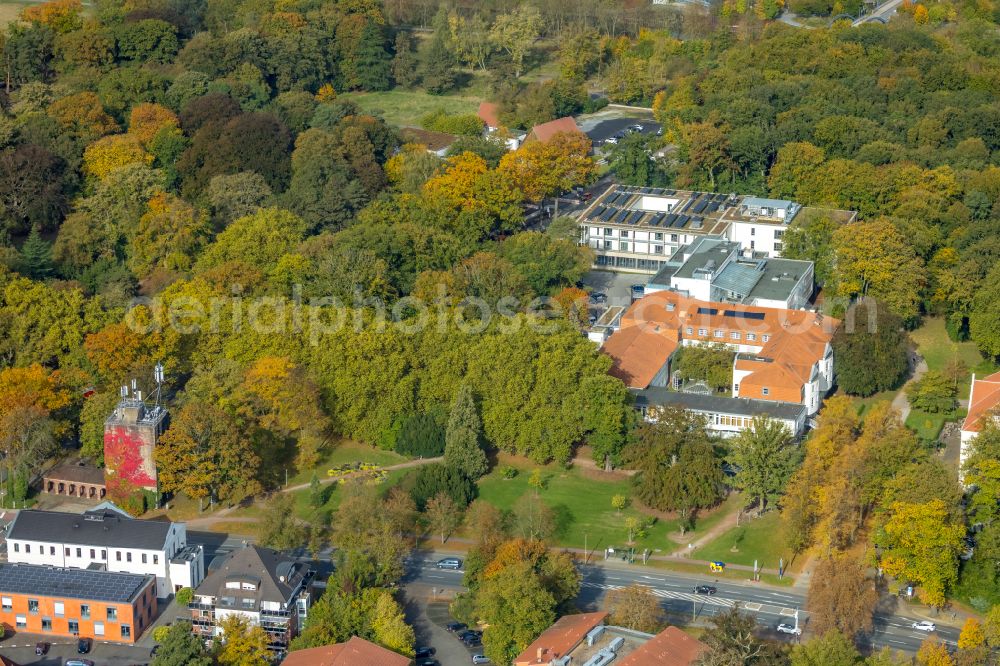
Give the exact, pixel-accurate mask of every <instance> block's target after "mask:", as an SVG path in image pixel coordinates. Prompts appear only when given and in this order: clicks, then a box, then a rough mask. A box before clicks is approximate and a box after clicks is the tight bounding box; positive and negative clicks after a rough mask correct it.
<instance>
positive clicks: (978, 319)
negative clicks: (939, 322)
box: [969, 266, 1000, 358]
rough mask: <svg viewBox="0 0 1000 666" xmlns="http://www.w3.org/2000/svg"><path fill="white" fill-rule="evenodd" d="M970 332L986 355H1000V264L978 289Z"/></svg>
mask: <svg viewBox="0 0 1000 666" xmlns="http://www.w3.org/2000/svg"><path fill="white" fill-rule="evenodd" d="M969 333H970V335H971V336H972V339H973V340H974V341H975V343H976V346H977V347H979V351H981V352H982V353H983V354H984V355H986V356H989V357H990V358H998V357H1000V266H994V267H993V268H992V269H991V270H990V272H989V274H988V275H987V276H986V279H985V280H983V282H982V284H981V285H980V287H979V288H978V289H977V290H976V294H975V296H974V298H973V301H972V311H971V312H970V313H969Z"/></svg>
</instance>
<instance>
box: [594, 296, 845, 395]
mask: <svg viewBox="0 0 1000 666" xmlns="http://www.w3.org/2000/svg"><path fill="white" fill-rule="evenodd" d="M727 311H728V312H732V313H737V314H738V315H739V316H736V317H734V316H727V315H726V314H725V313H726V312H727ZM747 315H752V316H747ZM838 324H839V322H838V321H837V320H836V319H832V318H830V317H826V316H823V315H817V314H815V313H812V312H808V311H805V310H783V309H780V308H762V307H752V306H745V305H733V304H728V303H709V302H705V301H699V300H696V299H693V298H689V297H687V296H683V295H682V294H679V293H677V292H674V291H659V292H655V293H653V294H650V295H649V296H646V297H645V298H642V299H640V300H638V301H636V302H635V303H633V304H632V307H630V308H629V309H628V310H627V311H626V312H625V314H624V315H622V319H621V328H620V330H619V331H617V332H616V333H615V334H614V335H612V336H611V337H610V338H608V340H607V341H606V342H605V344H604V347H603V351H604V352H605V353H606V354H608V355H609V356H610V357H611V359H612V363H613V366H612V371H611V372H612V374H613V375H615V376H616V377H618V378H620V379H621V380H622V381H624V382H625V383H626V384H627V385H628V386H629V387H630V388H647V387H648V386H649V383H650V382H651V381H652V380H653V378H654V377H655V376H656V373H657V372H659V370H660V368H662V367H663V364H664V363H666V361H667V359H668V358H669V357H670V354H672V353H673V352H674V351H675V350H676V348H677V346H678V345H679V344H680V341H681V340H697V341H700V342H706V343H710V342H720V343H727V344H733V343H739V344H743V345H751V346H755V347H757V346H759V347H760V348H761V349H760V352H759V353H758V354H757V356H758V357H759V358H760V359H767V360H766V361H764V360H760V361H758V360H755V359H751V358H745V357H743V358H740V359H739V360H737V362H736V367H737V369H740V370H749V371H751V372H752V373H753V374H751V375H748V376H747V377H744V378H743V379H742V380H741V386H742V385H743V384H744V383H745V384H746V385H748V386H754V385H757V384H761V385H765V384H763V382H768V383H767V384H766V385H767V386H768V387H771V386H773V387H774V388H775V389H777V390H778V391H779V392H781V393H782V394H783V395H788V394H789V393H796V394H799V395H801V389H802V386H803V385H804V384H805V383H807V382H808V381H809V380H810V378H811V377H812V373H813V368H814V366H815V364H816V363H817V362H818V361H819V360H821V359H822V358H823V357H824V356H825V354H826V346H827V344H829V342H830V340H831V339H832V338H833V332H834V330H836V327H837V325H838ZM635 329H638V330H635ZM651 330H652V331H654V332H656V335H649V334H648V333H649V332H650V331H651ZM734 334H735V335H737V336H738V337H737V338H733V335H734ZM665 341H668V342H665ZM661 359H662V360H661ZM756 375H759V376H756Z"/></svg>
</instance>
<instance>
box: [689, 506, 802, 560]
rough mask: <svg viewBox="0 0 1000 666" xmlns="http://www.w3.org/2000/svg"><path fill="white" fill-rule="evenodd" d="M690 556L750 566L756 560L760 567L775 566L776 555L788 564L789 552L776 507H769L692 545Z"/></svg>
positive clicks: (790, 556)
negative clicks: (744, 521)
mask: <svg viewBox="0 0 1000 666" xmlns="http://www.w3.org/2000/svg"><path fill="white" fill-rule="evenodd" d="M734 547H735V548H736V550H735V551H734V550H733V548H734ZM692 557H694V558H697V559H699V560H713V561H714V560H721V561H723V562H727V563H732V564H745V565H747V566H753V563H754V560H757V563H758V564H759V565H760V566H761V567H766V568H768V569H777V568H778V560H779V558H782V557H784V558H785V565H786V566H788V564H789V562H790V561H791V559H792V553H791V551H790V550H789V549H788V548H787V547H786V546H785V544H784V541H783V539H782V538H781V524H780V516H779V514H778V512H777V511H771V512H770V513H767V514H765V515H764V516H763V517H762V518H757V519H754V520H751V521H750V522H749V523H744V524H743V525H740V526H739V527H736V528H733V529H731V530H729V531H728V532H726V533H725V534H721V535H719V536H718V537H717V538H715V539H713V540H712V541H709V542H708V543H707V544H705V545H704V546H702V547H701V548H698V549H696V550H695V551H694V553H693V554H692Z"/></svg>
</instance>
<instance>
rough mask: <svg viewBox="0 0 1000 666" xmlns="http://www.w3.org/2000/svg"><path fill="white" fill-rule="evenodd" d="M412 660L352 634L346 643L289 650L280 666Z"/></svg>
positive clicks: (372, 665)
mask: <svg viewBox="0 0 1000 666" xmlns="http://www.w3.org/2000/svg"><path fill="white" fill-rule="evenodd" d="M412 663H413V660H412V659H410V658H409V657H404V656H403V655H401V654H396V653H395V652H393V651H392V650H386V649H385V648H384V647H381V646H378V645H375V644H374V643H369V642H368V641H366V640H364V639H363V638H358V637H357V636H352V637H351V640H349V641H347V642H346V643H334V644H333V645H323V646H322V647H316V648H308V649H306V650H295V651H294V652H289V653H288V656H287V657H285V660H284V661H283V662H281V665H282V666H410V664H412Z"/></svg>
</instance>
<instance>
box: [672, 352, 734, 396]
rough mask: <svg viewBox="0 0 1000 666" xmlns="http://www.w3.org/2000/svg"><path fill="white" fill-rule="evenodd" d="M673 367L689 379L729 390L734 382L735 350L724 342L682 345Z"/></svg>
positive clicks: (682, 376) (719, 389)
mask: <svg viewBox="0 0 1000 666" xmlns="http://www.w3.org/2000/svg"><path fill="white" fill-rule="evenodd" d="M673 366H674V367H673V369H674V370H675V371H677V372H679V373H680V375H681V378H683V379H687V380H701V381H704V382H706V383H707V384H708V385H709V386H711V387H712V388H714V389H715V390H717V391H727V392H728V391H729V389H730V388H731V385H732V383H733V352H732V351H730V350H729V348H728V347H726V346H725V345H723V344H707V345H701V344H699V345H691V346H687V347H682V348H681V349H680V351H679V353H678V354H677V357H676V358H675V360H674V362H673Z"/></svg>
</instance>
